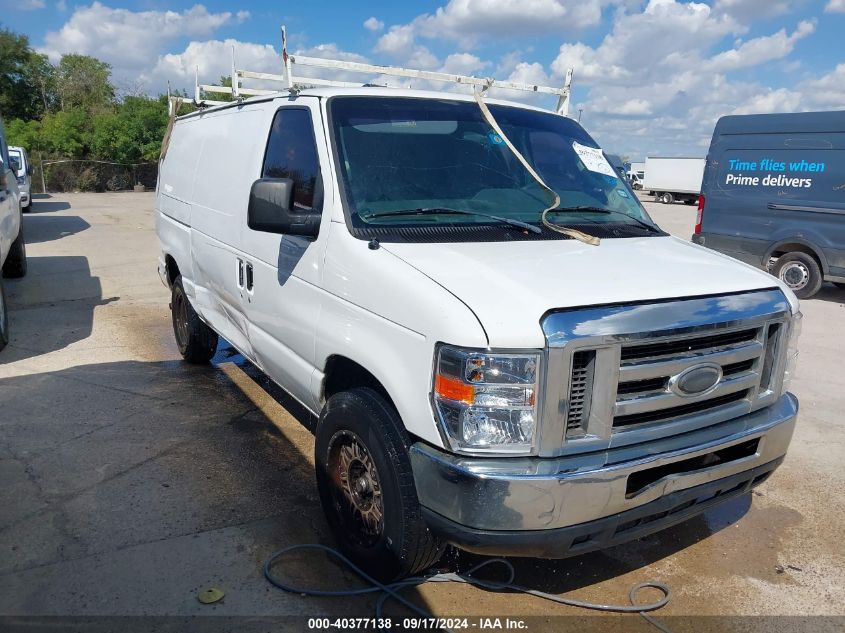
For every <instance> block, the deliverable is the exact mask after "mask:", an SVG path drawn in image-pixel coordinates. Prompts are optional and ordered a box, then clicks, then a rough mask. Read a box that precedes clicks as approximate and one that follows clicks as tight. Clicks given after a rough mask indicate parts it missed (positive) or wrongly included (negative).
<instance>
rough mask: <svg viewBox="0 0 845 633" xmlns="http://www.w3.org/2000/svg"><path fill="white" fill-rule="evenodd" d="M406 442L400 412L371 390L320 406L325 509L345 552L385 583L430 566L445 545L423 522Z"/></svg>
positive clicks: (318, 461)
mask: <svg viewBox="0 0 845 633" xmlns="http://www.w3.org/2000/svg"><path fill="white" fill-rule="evenodd" d="M409 446H410V442H409V440H408V436H407V434H406V432H405V430H404V428H403V426H402V421H401V419H400V418H399V415H398V413H397V412H396V410H395V409H394V408H393V407H392V406H391V405H390V403H388V402H387V401H386V400H385V399H384V398H383V397H382V396H381V395H379V394H378V393H376V392H375V391H374V390H372V389H368V388H355V389H350V390H349V391H345V392H341V393H337V394H335V395H333V396H332V397H331V398H329V400H328V402H326V405H325V406H324V407H323V411H322V413H321V415H320V421H319V424H318V426H317V433H316V441H315V449H314V450H315V465H316V467H317V488H318V490H319V493H320V502H321V504H322V506H323V511H324V512H325V514H326V519H327V520H328V523H329V526H330V527H331V530H332V533H333V534H334V536H335V539H336V540H337V542H338V544H339V546H340V549H341V550H342V551H343V553H344V554H346V556H348V557H349V558H350V559H351V560H352V561H353V562H354V563H355V564H356V565H358V566H360V567H361V568H362V569H363V570H364V571H365V572H367V573H368V574H370V575H371V576H373V577H375V578H378V579H380V580H383V581H389V580H393V579H396V578H402V577H404V576H408V575H414V574H417V573H419V572H421V571H423V570H425V569H427V568H428V567H430V566H431V565H433V564H434V563H435V562H437V560H438V559H439V558H440V556H441V555H442V553H443V550H444V545H443V544H442V542H441V541H440V540H439V539H437V538H436V537H435V536H434V535H433V534H432V533H431V531H430V530H429V529H428V527H427V526H426V525H425V523H424V522H423V519H422V513H421V508H420V502H419V499H418V498H417V490H416V485H415V483H414V476H413V473H412V471H411V461H410V458H409V456H408V449H409Z"/></svg>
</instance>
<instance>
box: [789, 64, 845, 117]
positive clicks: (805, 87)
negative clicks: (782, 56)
mask: <svg viewBox="0 0 845 633" xmlns="http://www.w3.org/2000/svg"><path fill="white" fill-rule="evenodd" d="M798 89H799V90H800V91H801V94H802V95H804V106H805V107H806V108H807V109H814V110H845V63H842V64H839V65H838V66H836V68H835V69H834V70H833V71H831V72H830V73H828V74H826V75H823V76H821V77H818V78H816V79H808V80H805V81H803V82H802V83H800V84H799V85H798Z"/></svg>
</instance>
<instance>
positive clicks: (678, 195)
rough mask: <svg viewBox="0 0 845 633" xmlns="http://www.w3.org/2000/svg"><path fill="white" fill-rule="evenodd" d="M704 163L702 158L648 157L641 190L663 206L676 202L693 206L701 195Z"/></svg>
mask: <svg viewBox="0 0 845 633" xmlns="http://www.w3.org/2000/svg"><path fill="white" fill-rule="evenodd" d="M704 162H705V161H704V159H703V158H664V157H661V156H649V157H647V158H646V159H645V182H644V183H643V189H645V190H646V191H648V192H650V193H652V194H653V195H654V198H655V200H657V201H660V202H662V203H664V204H672V203H674V202H675V201H676V200H678V201H681V202H684V203H685V204H695V203H696V202H698V195H699V194H700V193H701V180H702V178H703V177H704Z"/></svg>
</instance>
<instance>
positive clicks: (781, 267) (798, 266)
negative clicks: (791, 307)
mask: <svg viewBox="0 0 845 633" xmlns="http://www.w3.org/2000/svg"><path fill="white" fill-rule="evenodd" d="M772 273H773V274H774V276H775V277H777V278H778V279H780V280H781V281H782V282H783V283H785V284H786V285H787V286H789V289H790V290H792V292H794V293H795V296H796V297H798V298H799V299H809V298H810V297H812V296H813V295H814V294H816V293H817V292H818V291H819V288H821V287H822V281H823V280H824V279H823V277H822V271H821V268H819V264H818V262H817V261H816V260H815V259H814V258H813V257H812V256H811V255H807V253H801V252H793V253H786V254H785V255H781V256H780V257H779V258H778V260H777V261H776V262H775V266H774V269H773V270H772Z"/></svg>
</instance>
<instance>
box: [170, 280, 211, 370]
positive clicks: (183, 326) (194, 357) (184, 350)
mask: <svg viewBox="0 0 845 633" xmlns="http://www.w3.org/2000/svg"><path fill="white" fill-rule="evenodd" d="M170 314H171V317H172V319H173V334H174V335H175V336H176V345H178V346H179V353H180V354H182V358H184V359H185V360H186V361H187V362H189V363H197V364H201V363H207V362H208V361H210V360H211V358H212V357H213V356H214V352H215V351H217V332H215V331H214V330H212V329H211V328H210V327H208V326H207V325H206V324H205V323H203V321H202V319H200V317H199V315H198V314H197V313H196V311H195V310H194V307H193V306H192V305H191V302H190V301H189V300H188V295H186V294H185V288H184V286H183V285H182V276H181V275H180V276H178V277H176V279H175V281H174V282H173V288H172V289H171V300H170Z"/></svg>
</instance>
